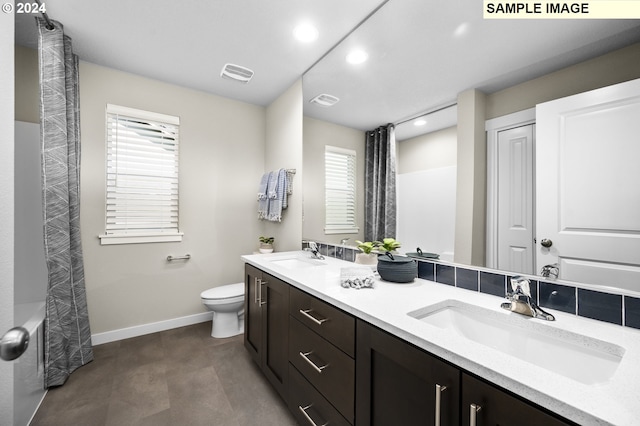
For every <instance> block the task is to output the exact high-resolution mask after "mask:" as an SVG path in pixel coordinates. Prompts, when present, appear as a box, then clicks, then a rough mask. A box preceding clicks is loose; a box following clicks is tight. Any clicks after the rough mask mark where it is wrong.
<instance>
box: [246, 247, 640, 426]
mask: <svg viewBox="0 0 640 426" xmlns="http://www.w3.org/2000/svg"><path fill="white" fill-rule="evenodd" d="M295 256H299V257H306V258H308V257H310V254H309V253H308V252H304V251H299V252H281V253H271V254H256V255H246V256H242V259H243V260H244V261H245V262H246V263H249V264H251V265H253V266H255V267H257V268H260V269H262V270H263V271H265V272H267V273H269V274H271V275H273V276H275V277H277V278H280V279H282V280H284V281H286V282H287V283H289V284H291V285H292V286H294V287H298V288H299V289H301V290H304V291H305V292H307V293H310V294H312V295H314V296H317V297H319V298H320V299H322V300H324V301H326V302H328V303H330V304H332V305H334V306H336V307H338V308H340V309H342V310H344V311H346V312H349V313H351V314H352V315H354V316H355V317H357V318H360V319H362V320H365V321H367V322H369V323H371V324H373V325H375V326H377V327H379V328H381V329H383V330H385V331H387V332H389V333H391V334H394V335H396V336H398V337H399V338H401V339H403V340H406V341H407V342H410V343H412V344H414V345H416V346H418V347H420V348H423V349H425V350H426V351H428V352H430V353H432V354H434V355H436V356H439V357H441V358H443V359H446V360H448V361H449V362H451V363H453V364H455V365H457V366H459V367H460V368H462V369H464V370H467V371H469V372H471V373H474V374H477V375H478V376H481V377H483V378H485V379H486V380H488V381H490V382H492V383H495V384H496V385H499V386H501V387H503V388H505V389H507V390H510V391H511V392H513V393H515V394H518V395H521V396H522V397H524V398H526V399H528V400H530V401H532V402H534V403H536V404H538V405H540V406H542V407H545V408H547V409H549V410H550V411H553V412H555V413H557V414H559V415H561V416H563V417H566V418H567V419H570V420H572V421H574V422H576V423H578V424H580V425H620V426H627V425H633V424H640V330H635V329H631V328H627V327H621V326H617V325H613V324H608V323H604V322H601V321H596V320H591V319H588V318H582V317H578V316H576V315H570V314H566V313H563V312H559V311H555V310H551V309H549V310H548V312H549V313H552V314H553V315H554V316H555V317H556V321H542V320H534V319H531V321H542V322H544V324H545V326H549V327H555V328H559V329H561V330H566V331H569V332H573V333H577V334H580V335H584V336H587V337H591V338H594V339H598V340H602V341H605V342H609V343H611V344H614V345H618V346H621V347H622V348H624V350H625V352H624V356H623V357H622V361H621V362H620V364H619V365H618V368H617V370H616V371H615V373H614V374H613V376H612V377H611V378H610V379H609V380H608V381H606V382H604V383H598V384H592V385H587V384H584V383H581V382H578V381H575V380H572V379H569V378H567V377H564V376H562V375H560V374H557V373H554V372H552V371H550V370H547V369H544V368H542V367H538V366H536V365H534V364H531V363H529V362H526V361H523V360H520V359H518V358H515V357H514V356H511V355H507V354H505V353H503V352H501V351H498V350H496V349H492V348H491V347H489V346H485V345H482V344H479V343H475V342H473V341H471V340H468V339H466V338H463V337H459V336H457V335H455V334H453V333H451V332H449V331H447V330H444V329H440V328H437V327H434V326H432V325H430V324H426V323H424V322H422V321H420V320H417V319H415V318H413V317H410V316H408V315H407V313H408V312H411V311H415V310H417V309H420V308H423V307H425V306H428V305H433V304H436V303H438V302H443V301H445V300H457V301H461V302H464V303H468V304H473V305H475V306H479V307H482V308H486V309H490V310H492V311H495V312H497V313H499V314H500V315H505V316H508V315H518V316H519V314H515V313H510V312H508V311H505V310H503V309H501V308H500V304H501V303H502V302H503V300H501V299H500V298H497V297H495V296H490V295H486V294H482V293H478V292H473V291H468V290H463V289H458V288H454V287H451V286H448V285H445V284H438V283H435V282H432V281H427V280H422V279H416V280H415V281H414V282H413V283H408V284H396V283H389V282H385V281H382V280H380V279H377V280H376V282H375V285H374V288H373V289H353V288H343V287H341V286H340V269H341V268H343V267H349V266H354V264H353V263H351V262H346V261H342V260H338V259H334V258H330V257H327V258H326V259H325V260H323V261H322V263H323V265H322V266H312V267H305V268H301V269H293V268H287V267H285V266H280V265H278V264H277V263H273V260H275V259H282V258H291V257H295Z"/></svg>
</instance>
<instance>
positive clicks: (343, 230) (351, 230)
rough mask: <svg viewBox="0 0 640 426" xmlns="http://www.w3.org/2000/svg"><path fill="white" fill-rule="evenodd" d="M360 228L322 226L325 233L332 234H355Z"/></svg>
mask: <svg viewBox="0 0 640 426" xmlns="http://www.w3.org/2000/svg"><path fill="white" fill-rule="evenodd" d="M358 232H360V228H357V227H356V228H324V233H325V235H332V234H357V233H358Z"/></svg>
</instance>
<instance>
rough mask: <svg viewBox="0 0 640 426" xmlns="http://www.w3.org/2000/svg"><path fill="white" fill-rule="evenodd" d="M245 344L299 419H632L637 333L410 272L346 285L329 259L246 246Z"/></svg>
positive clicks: (637, 410)
mask: <svg viewBox="0 0 640 426" xmlns="http://www.w3.org/2000/svg"><path fill="white" fill-rule="evenodd" d="M243 260H244V262H245V263H246V265H245V270H246V273H245V286H246V288H245V335H244V339H245V346H246V348H247V350H248V351H249V352H250V353H251V355H252V356H253V358H254V360H255V361H256V362H257V363H258V365H259V366H260V367H261V369H262V371H263V372H264V374H265V376H266V377H267V379H268V380H269V381H270V382H271V383H272V385H273V386H274V388H275V389H276V390H277V391H278V393H279V394H280V395H281V396H282V398H283V399H284V400H285V401H286V402H287V404H288V405H289V408H290V410H291V412H292V413H293V415H294V416H295V417H296V419H297V420H298V422H299V423H300V424H302V425H310V426H311V425H323V424H332V425H336V424H338V425H342V424H344V425H349V424H354V425H374V424H378V425H389V424H398V425H411V424H435V425H475V424H477V425H483V424H501V425H519V426H521V425H567V424H569V425H570V424H579V425H609V424H612V425H631V424H638V423H639V422H640V332H639V331H638V330H634V329H629V328H626V327H621V326H617V325H612V324H607V323H604V322H600V321H595V320H591V319H586V318H581V317H577V316H575V315H570V314H566V313H563V312H556V311H554V312H553V315H554V316H555V318H556V321H543V320H539V319H533V318H530V317H526V316H523V315H520V314H518V313H513V312H508V311H505V310H504V309H501V308H500V305H501V302H503V300H501V299H500V298H497V297H495V296H491V295H487V294H483V293H478V292H472V291H467V290H463V289H458V288H453V287H450V286H448V285H443V284H438V283H435V282H432V281H428V280H423V279H419V278H416V280H415V281H414V282H412V283H407V284H397V283H390V282H385V281H382V280H380V279H376V280H375V283H374V287H373V288H363V289H354V288H344V287H342V286H341V285H340V275H341V270H342V268H346V267H353V266H354V264H353V263H351V262H346V261H343V260H338V259H334V258H326V259H323V260H318V259H312V258H310V254H309V253H307V252H304V251H299V252H298V251H296V252H285V253H273V254H259V255H247V256H243Z"/></svg>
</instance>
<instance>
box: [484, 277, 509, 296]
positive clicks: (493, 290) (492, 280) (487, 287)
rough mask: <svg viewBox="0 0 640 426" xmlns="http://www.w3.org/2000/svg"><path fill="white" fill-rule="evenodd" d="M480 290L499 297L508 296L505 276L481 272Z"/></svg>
mask: <svg viewBox="0 0 640 426" xmlns="http://www.w3.org/2000/svg"><path fill="white" fill-rule="evenodd" d="M480 292H481V293H486V294H492V295H494V296H498V297H505V296H506V294H507V293H506V287H505V276H504V275H502V274H494V273H492V272H482V271H481V272H480Z"/></svg>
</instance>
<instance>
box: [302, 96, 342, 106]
mask: <svg viewBox="0 0 640 426" xmlns="http://www.w3.org/2000/svg"><path fill="white" fill-rule="evenodd" d="M339 100H340V99H338V98H336V97H335V96H332V95H327V94H326V93H323V94H321V95H318V96H316V97H315V98H313V99H311V100H310V101H309V102H310V103H312V104H317V105H320V106H322V107H330V106H333V105H335V104H336V103H338V101H339Z"/></svg>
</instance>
